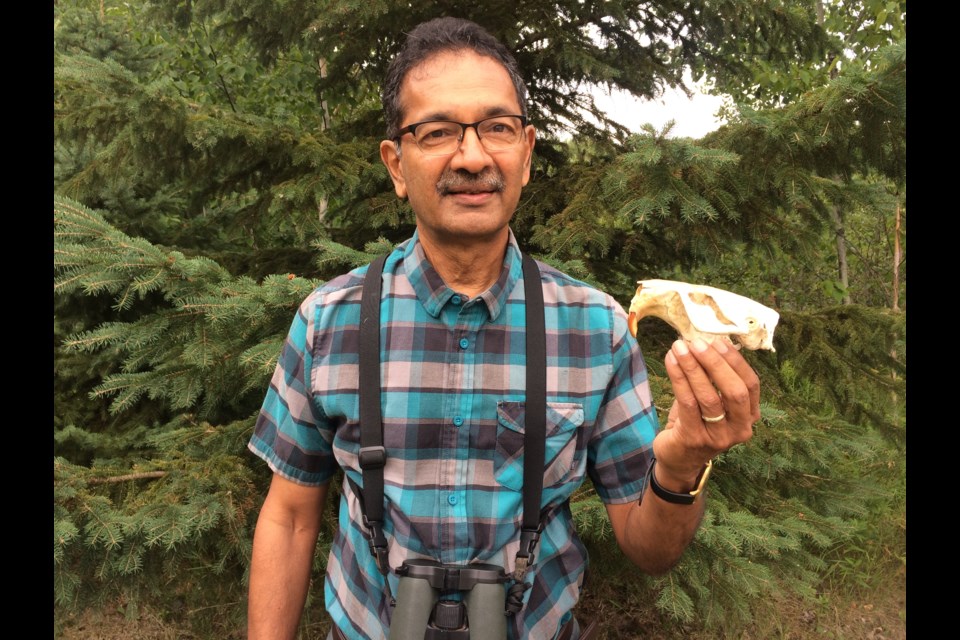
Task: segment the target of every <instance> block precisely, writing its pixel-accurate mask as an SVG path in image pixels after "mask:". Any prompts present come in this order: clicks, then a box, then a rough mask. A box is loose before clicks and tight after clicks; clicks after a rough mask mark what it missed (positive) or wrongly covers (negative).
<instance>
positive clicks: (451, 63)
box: [400, 50, 520, 121]
mask: <svg viewBox="0 0 960 640" xmlns="http://www.w3.org/2000/svg"><path fill="white" fill-rule="evenodd" d="M400 104H401V106H402V108H403V113H404V117H405V118H407V119H413V120H425V119H432V118H454V117H458V118H459V117H463V118H467V117H473V116H469V115H465V114H464V112H467V111H469V112H470V113H480V114H481V115H478V116H476V117H477V118H479V117H481V116H482V115H496V114H498V113H519V112H520V105H519V103H518V102H517V93H516V88H515V87H514V85H513V81H512V80H511V79H510V74H509V73H507V70H506V68H505V67H504V66H503V65H502V64H501V63H500V62H498V61H497V60H494V59H493V58H490V57H488V56H482V55H479V54H478V53H476V52H474V51H471V50H465V51H443V52H440V53H437V54H434V55H432V56H430V57H429V58H427V59H426V60H424V61H423V62H421V63H420V64H418V65H417V66H415V67H413V68H412V69H411V70H410V71H409V72H408V73H407V75H406V77H404V79H403V83H402V84H401V85H400ZM468 121H469V120H468Z"/></svg>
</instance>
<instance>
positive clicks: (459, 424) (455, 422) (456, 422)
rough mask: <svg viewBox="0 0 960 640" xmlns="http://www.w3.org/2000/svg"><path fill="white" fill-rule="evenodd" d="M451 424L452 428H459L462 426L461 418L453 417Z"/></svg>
mask: <svg viewBox="0 0 960 640" xmlns="http://www.w3.org/2000/svg"><path fill="white" fill-rule="evenodd" d="M453 424H454V426H456V427H459V426H461V425H463V418H462V417H461V416H454V417H453Z"/></svg>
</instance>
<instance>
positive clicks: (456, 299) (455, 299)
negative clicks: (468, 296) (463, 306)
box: [450, 296, 463, 304]
mask: <svg viewBox="0 0 960 640" xmlns="http://www.w3.org/2000/svg"><path fill="white" fill-rule="evenodd" d="M450 302H452V303H453V304H460V303H461V302H463V298H461V297H460V296H453V297H452V298H450Z"/></svg>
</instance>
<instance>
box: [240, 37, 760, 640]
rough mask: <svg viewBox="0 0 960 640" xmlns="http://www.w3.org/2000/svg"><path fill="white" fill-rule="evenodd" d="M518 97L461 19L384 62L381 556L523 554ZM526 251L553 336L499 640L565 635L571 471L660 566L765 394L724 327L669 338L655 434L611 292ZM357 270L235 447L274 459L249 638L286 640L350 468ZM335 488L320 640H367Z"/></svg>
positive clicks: (672, 555)
mask: <svg viewBox="0 0 960 640" xmlns="http://www.w3.org/2000/svg"><path fill="white" fill-rule="evenodd" d="M525 102H526V89H525V88H524V85H523V82H522V80H521V77H520V75H519V73H518V71H517V68H516V63H515V62H514V60H513V58H512V56H511V55H510V54H509V53H508V51H507V50H506V49H505V48H504V47H503V46H502V45H501V44H500V43H498V42H496V40H494V39H493V38H492V37H491V36H490V35H489V34H487V33H486V32H485V31H484V30H482V29H481V28H480V27H478V26H477V25H475V24H473V23H470V22H467V21H462V20H457V19H450V18H444V19H440V20H435V21H431V22H428V23H425V24H422V25H420V26H419V27H417V28H416V29H415V30H414V31H413V32H411V33H410V34H409V36H408V39H407V41H406V44H405V46H404V48H403V50H402V51H401V53H400V54H398V56H397V58H396V59H395V60H394V61H393V63H392V64H391V67H390V69H389V71H388V76H387V79H386V82H385V86H384V95H383V103H384V111H385V116H386V120H387V127H388V136H387V137H388V139H387V140H385V141H383V142H382V143H381V145H380V156H381V158H382V160H383V162H384V164H385V165H386V167H387V169H388V171H389V173H390V177H391V179H392V180H393V184H394V188H395V190H396V193H397V195H398V196H399V197H401V198H408V199H409V201H410V204H411V206H412V208H413V210H414V212H415V214H416V222H417V228H416V232H415V234H414V236H413V237H412V238H411V239H410V240H409V241H407V242H405V243H404V244H402V245H400V246H399V247H398V248H396V249H395V250H394V251H393V252H392V253H391V254H390V256H389V257H388V259H387V261H386V265H385V267H384V275H383V278H384V279H383V294H382V298H381V300H382V302H381V307H380V309H381V322H382V323H383V324H384V325H385V326H384V327H383V328H382V331H381V336H382V343H381V345H380V350H381V380H382V384H383V392H382V410H383V417H382V420H383V437H384V445H385V447H386V467H385V468H384V487H385V489H384V509H385V514H386V522H385V530H386V534H387V535H386V537H387V539H388V552H389V566H390V567H391V568H392V569H396V568H397V567H399V566H400V565H401V564H402V563H403V562H404V561H405V560H409V559H419V558H427V559H432V560H435V561H437V562H441V563H446V564H455V565H468V564H472V563H485V564H493V565H497V566H499V567H503V569H504V571H505V572H506V573H507V574H510V575H512V574H513V572H514V570H515V569H516V568H517V567H516V557H517V550H518V548H519V536H520V519H521V512H522V490H523V471H522V469H523V451H524V442H523V431H524V423H525V415H524V400H525V397H526V396H525V388H524V381H525V377H524V374H525V370H526V361H525V357H524V353H525V352H524V346H525V343H526V336H525V331H524V328H525V323H524V318H525V316H524V307H525V305H524V302H525V298H524V290H523V275H522V271H521V268H520V263H521V257H520V256H521V254H520V250H519V248H518V247H517V245H516V241H515V239H514V237H513V234H512V232H511V230H510V227H509V223H510V219H511V217H512V215H513V213H514V211H515V210H516V208H517V204H518V202H519V199H520V193H521V189H522V187H523V186H524V185H526V184H527V182H528V180H529V179H530V164H531V159H532V154H533V147H534V141H535V131H534V129H533V127H532V126H530V125H528V124H527V123H526V117H525V116H526V105H525ZM539 267H540V280H541V282H540V285H541V287H542V290H543V293H544V301H545V307H546V308H545V316H546V327H547V345H548V346H547V372H546V375H547V401H548V408H547V414H548V415H547V435H546V455H545V467H544V472H543V474H544V478H543V491H542V495H541V505H542V507H543V509H542V511H541V521H540V522H541V525H542V534H541V538H540V541H539V545H538V547H537V552H536V555H535V559H534V561H533V563H532V565H531V566H530V568H529V571H528V573H527V574H526V577H525V581H526V582H527V583H528V584H529V588H527V589H525V590H524V592H523V605H522V608H520V610H519V611H518V612H516V613H514V614H513V615H511V616H509V618H508V627H509V628H508V632H509V633H508V635H509V637H510V638H512V639H518V638H533V639H545V640H546V639H550V638H560V637H562V638H577V637H579V633H580V632H579V627H578V624H577V622H576V621H575V619H574V618H573V615H572V609H573V607H574V605H575V604H576V602H577V600H578V598H579V593H580V586H581V584H582V578H583V571H584V568H585V565H586V560H587V558H586V551H585V549H584V547H583V545H582V544H581V543H580V541H579V539H578V538H577V536H576V533H575V532H574V530H573V524H572V517H571V514H570V510H569V497H570V495H571V494H572V493H573V491H574V490H576V489H577V488H578V487H579V486H580V485H581V484H582V482H583V480H584V478H585V476H586V474H589V476H590V478H591V480H592V481H593V483H594V486H595V487H596V489H597V492H598V494H599V495H600V497H601V498H602V499H603V501H604V502H605V504H606V508H607V512H608V514H609V517H610V521H611V523H612V526H613V530H614V532H615V535H616V539H617V542H618V544H619V545H620V547H621V549H622V550H623V552H624V553H625V554H626V555H627V557H629V558H630V560H631V561H633V562H634V563H635V564H636V565H637V566H638V567H639V568H640V569H641V570H643V571H646V572H648V573H651V574H660V573H663V572H665V571H667V570H669V569H670V567H672V566H673V565H674V564H675V563H676V562H677V560H678V559H679V558H680V556H681V554H682V553H683V551H684V549H685V548H686V546H687V545H688V544H689V542H690V540H691V539H692V538H693V535H694V533H695V531H696V529H697V527H698V525H699V523H700V520H701V516H702V514H703V509H704V499H703V498H702V496H701V495H700V492H699V491H698V490H699V489H702V486H703V483H704V482H705V480H706V475H708V471H709V466H708V463H709V462H710V461H711V459H712V458H713V457H714V456H716V455H717V454H718V453H720V452H722V451H725V450H727V449H728V448H730V447H731V446H733V445H735V444H738V443H741V442H745V441H747V440H748V439H749V438H750V436H751V434H752V426H753V424H754V423H755V422H756V421H757V420H758V419H759V416H760V410H759V393H760V390H759V381H758V379H757V376H756V374H755V373H754V371H753V370H752V369H751V368H750V367H749V365H748V364H747V363H746V361H745V360H744V359H743V358H742V356H741V355H740V354H739V353H738V352H737V351H736V350H735V349H733V348H731V346H730V344H729V343H727V342H723V341H718V342H714V343H713V344H712V345H708V344H705V343H703V342H702V341H699V340H698V341H695V342H693V343H691V344H686V343H684V342H682V341H677V342H676V343H675V344H674V345H673V347H672V349H671V351H670V352H669V353H668V354H667V356H666V368H667V373H668V375H669V377H670V380H671V383H672V385H673V390H674V393H675V396H676V402H675V403H674V405H673V407H672V408H671V410H670V413H669V416H668V424H667V426H668V427H671V428H667V429H664V430H663V431H660V432H659V433H658V426H659V425H658V421H657V417H656V413H655V410H654V408H653V406H652V402H651V394H650V390H649V386H648V383H647V378H646V369H645V365H644V362H643V358H642V356H641V354H640V351H639V348H638V347H637V344H636V341H635V340H634V339H633V338H632V336H630V335H629V332H628V329H627V318H626V315H625V313H624V311H623V309H622V307H621V306H620V305H619V304H617V303H616V302H615V301H613V300H612V299H611V298H610V297H609V296H607V295H606V294H603V293H602V292H599V291H596V290H594V289H591V288H589V287H587V286H585V285H584V284H582V283H580V282H578V281H575V280H573V279H571V278H569V277H568V276H566V275H564V274H562V273H559V272H557V271H556V270H554V269H551V268H550V267H548V266H546V265H543V264H541V265H539ZM365 270H366V269H365V268H364V269H359V270H356V271H354V272H352V273H350V274H346V275H344V276H341V277H338V278H335V279H334V280H332V281H330V282H329V283H327V284H326V285H324V286H322V287H320V288H319V289H317V291H315V292H314V293H313V294H311V295H310V296H309V297H308V298H307V299H306V300H305V301H304V303H303V304H302V305H301V307H300V311H299V313H298V315H297V317H296V319H295V320H294V322H293V326H292V327H291V330H290V334H289V336H288V339H287V342H286V344H285V346H284V350H283V353H282V355H281V357H280V361H279V364H278V367H277V371H276V373H275V375H274V378H273V381H272V383H271V386H270V389H269V391H268V393H267V397H266V399H265V401H264V406H263V409H262V412H261V415H260V419H259V420H258V422H257V426H256V429H255V433H254V435H253V437H252V438H251V441H250V448H251V450H252V451H253V452H254V453H256V454H257V455H259V456H260V457H262V458H264V459H265V460H266V461H267V462H268V463H269V465H270V466H271V468H272V469H273V471H274V477H273V481H272V484H271V487H270V490H269V492H268V495H267V497H266V500H265V502H264V505H263V509H262V511H261V513H260V518H259V521H258V523H257V528H256V532H255V535H254V547H253V558H252V565H251V574H250V603H249V637H250V638H251V639H252V640H258V639H262V638H292V637H294V635H295V633H296V627H297V624H298V621H299V618H300V615H301V613H302V608H303V604H304V599H305V596H306V592H307V588H308V581H309V572H310V569H311V562H312V559H313V554H314V550H315V546H316V541H317V535H318V530H319V527H320V516H321V512H322V509H323V504H324V499H325V497H326V494H327V483H328V482H329V479H330V478H331V476H332V475H333V474H334V471H335V469H336V468H337V466H338V465H339V466H340V467H341V468H343V470H344V473H345V476H346V479H347V480H350V481H352V482H353V483H356V484H357V485H361V484H362V475H361V471H360V467H359V462H358V453H359V448H360V435H359V433H360V430H359V426H358V420H359V418H358V414H359V409H358V406H359V402H358V390H357V387H358V374H357V352H358V350H359V337H358V333H359V331H358V323H359V306H360V305H359V300H360V297H361V295H360V294H361V284H362V281H363V275H364V272H365ZM654 458H655V460H656V464H653V461H654ZM651 468H652V473H651V474H649V475H648V472H649V471H651ZM343 497H344V499H343V500H342V501H341V505H340V516H339V530H338V532H337V534H336V537H335V539H334V541H333V546H332V550H331V553H330V557H329V561H328V566H327V576H326V583H325V601H326V607H327V611H328V612H329V613H330V615H331V617H332V620H333V623H334V626H335V627H336V629H335V631H336V635H334V636H333V637H335V638H349V639H354V638H384V637H387V635H388V634H389V628H390V622H391V617H392V616H394V610H393V607H392V606H391V605H392V602H391V596H390V594H396V593H397V586H398V577H397V575H396V574H395V573H393V572H390V573H388V575H387V576H384V575H383V574H382V573H380V571H378V569H377V563H376V560H375V559H374V557H373V555H372V553H371V549H370V547H369V545H368V543H367V538H366V537H365V536H366V535H367V531H366V528H365V526H364V519H363V517H362V512H361V507H360V496H358V495H357V490H356V489H355V488H354V486H352V485H351V484H350V483H349V482H345V483H344V486H343ZM385 581H389V582H385ZM473 622H474V624H477V623H478V621H473ZM421 637H422V636H421Z"/></svg>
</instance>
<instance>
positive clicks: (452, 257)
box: [420, 232, 509, 298]
mask: <svg viewBox="0 0 960 640" xmlns="http://www.w3.org/2000/svg"><path fill="white" fill-rule="evenodd" d="M508 238H509V234H508V233H506V232H505V233H504V234H502V235H501V236H500V237H497V238H495V239H492V240H491V241H477V240H475V239H473V240H470V241H466V242H455V243H450V242H442V243H438V242H434V241H433V240H432V239H431V238H429V237H427V236H425V235H423V234H421V235H420V244H421V245H422V246H423V251H424V253H425V254H426V256H427V259H428V260H429V261H430V264H432V265H433V268H434V269H436V270H437V273H439V274H440V277H441V278H443V281H444V282H446V283H447V286H448V287H450V288H451V289H453V290H454V291H456V292H458V293H461V294H463V295H466V296H468V297H470V298H473V297H474V296H476V295H478V294H481V293H483V292H484V291H486V290H487V289H489V288H490V287H491V285H493V283H494V282H496V281H497V278H499V277H500V270H501V269H503V257H504V255H506V252H507V240H508Z"/></svg>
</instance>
